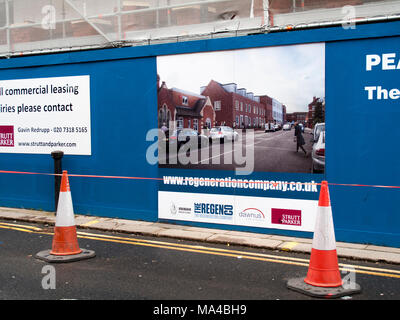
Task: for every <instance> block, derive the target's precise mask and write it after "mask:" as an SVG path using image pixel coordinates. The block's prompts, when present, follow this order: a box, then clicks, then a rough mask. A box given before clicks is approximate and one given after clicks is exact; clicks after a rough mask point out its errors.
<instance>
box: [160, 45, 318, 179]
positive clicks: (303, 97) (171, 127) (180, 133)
mask: <svg viewBox="0 0 400 320" xmlns="http://www.w3.org/2000/svg"><path fill="white" fill-rule="evenodd" d="M157 94H158V113H157V114H158V128H159V149H158V157H159V158H158V159H159V166H160V167H162V168H187V169H217V170H236V172H238V170H239V169H243V171H244V172H246V174H247V173H251V172H253V171H256V172H298V173H323V172H324V170H325V44H324V43H316V44H305V45H304V44H302V45H290V46H277V47H263V48H254V49H243V50H230V51H218V52H206V53H193V54H180V55H170V56H159V57H157ZM242 174H243V173H242Z"/></svg>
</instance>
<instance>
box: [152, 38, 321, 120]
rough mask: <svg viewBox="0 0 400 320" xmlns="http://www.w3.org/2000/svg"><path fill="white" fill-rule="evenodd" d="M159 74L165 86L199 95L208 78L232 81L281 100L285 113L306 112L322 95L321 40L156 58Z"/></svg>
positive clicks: (249, 90)
mask: <svg viewBox="0 0 400 320" xmlns="http://www.w3.org/2000/svg"><path fill="white" fill-rule="evenodd" d="M157 73H158V74H159V75H160V78H161V81H165V82H166V84H167V86H168V88H172V87H176V88H179V89H184V90H187V91H191V92H194V93H200V87H201V86H205V85H207V84H208V83H209V82H210V80H215V81H218V82H220V83H231V82H234V83H236V84H237V85H238V88H246V89H247V92H253V93H254V94H255V95H263V94H267V95H269V96H270V97H273V98H275V99H277V100H279V101H280V102H282V103H283V104H285V105H286V106H287V112H288V113H290V112H296V111H308V104H309V103H310V102H311V101H312V98H313V96H316V97H325V44H324V43H316V44H302V45H290V46H279V47H266V48H255V49H241V50H229V51H217V52H206V53H191V54H181V55H171V56H160V57H157Z"/></svg>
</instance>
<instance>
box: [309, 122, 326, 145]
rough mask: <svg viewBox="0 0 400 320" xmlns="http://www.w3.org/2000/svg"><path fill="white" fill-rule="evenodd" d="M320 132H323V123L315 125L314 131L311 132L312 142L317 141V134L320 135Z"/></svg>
mask: <svg viewBox="0 0 400 320" xmlns="http://www.w3.org/2000/svg"><path fill="white" fill-rule="evenodd" d="M321 131H325V123H317V124H315V126H314V130H313V131H312V133H311V134H312V135H313V142H317V141H318V139H319V134H320V133H321Z"/></svg>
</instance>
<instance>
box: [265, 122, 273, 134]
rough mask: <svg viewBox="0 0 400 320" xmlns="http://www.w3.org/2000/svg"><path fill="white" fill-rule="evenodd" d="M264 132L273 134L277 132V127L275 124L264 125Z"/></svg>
mask: <svg viewBox="0 0 400 320" xmlns="http://www.w3.org/2000/svg"><path fill="white" fill-rule="evenodd" d="M264 131H265V132H271V131H272V132H273V131H275V125H274V124H273V123H269V122H268V123H266V124H265V125H264Z"/></svg>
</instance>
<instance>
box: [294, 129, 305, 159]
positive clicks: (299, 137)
mask: <svg viewBox="0 0 400 320" xmlns="http://www.w3.org/2000/svg"><path fill="white" fill-rule="evenodd" d="M294 136H295V137H296V152H298V151H299V148H301V150H303V152H304V155H307V151H306V150H304V148H303V146H304V145H305V144H306V142H305V141H304V138H303V134H302V130H301V127H300V125H299V123H298V122H295V124H294Z"/></svg>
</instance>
